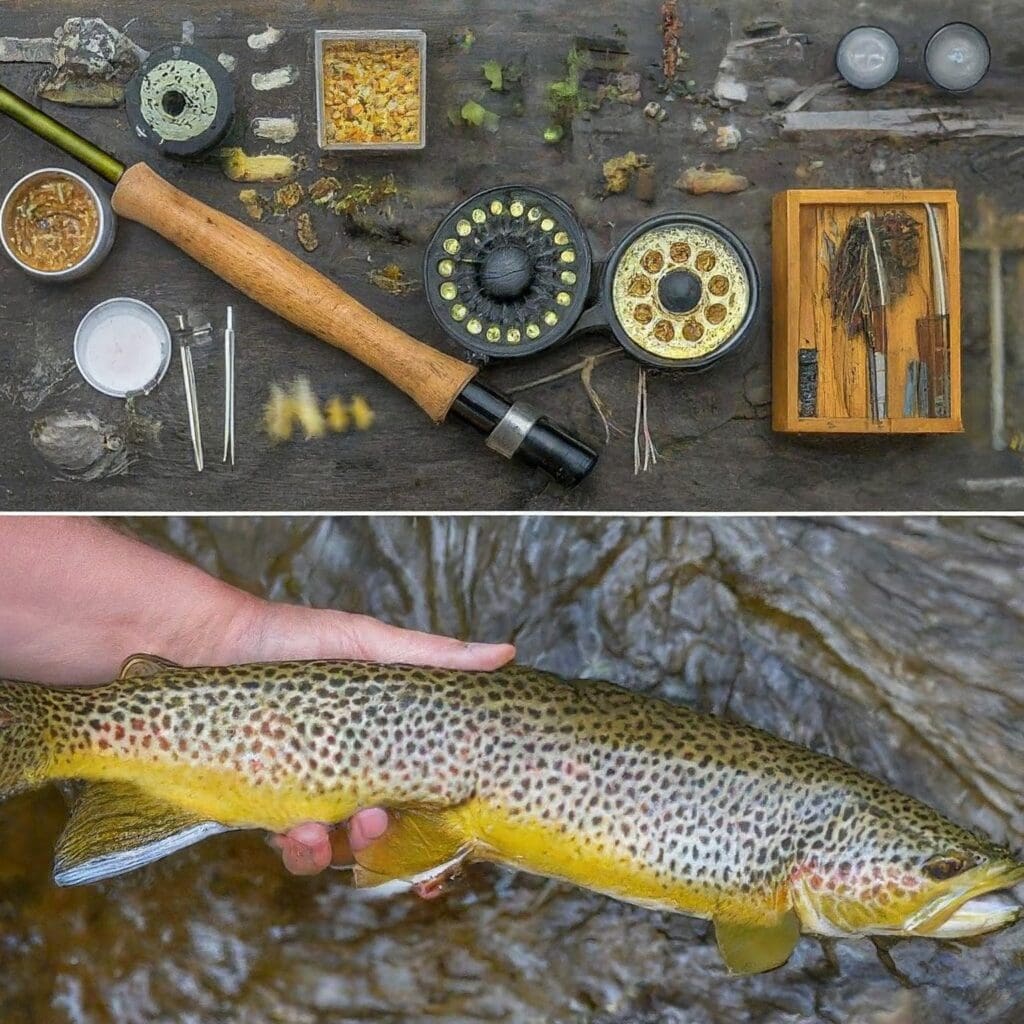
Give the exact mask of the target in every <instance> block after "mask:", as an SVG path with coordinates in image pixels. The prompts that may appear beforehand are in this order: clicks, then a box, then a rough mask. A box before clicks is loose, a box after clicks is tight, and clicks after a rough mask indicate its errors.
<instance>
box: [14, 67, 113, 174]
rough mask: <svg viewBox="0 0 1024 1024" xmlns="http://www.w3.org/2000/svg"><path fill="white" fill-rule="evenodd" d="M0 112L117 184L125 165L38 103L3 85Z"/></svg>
mask: <svg viewBox="0 0 1024 1024" xmlns="http://www.w3.org/2000/svg"><path fill="white" fill-rule="evenodd" d="M0 113H4V114H7V116H8V117H11V118H13V119H14V120H15V121H17V122H18V124H21V125H24V126H25V127H26V128H27V129H28V130H29V131H31V132H35V134H36V135H38V136H39V137H40V138H41V139H45V140H46V141H47V142H51V143H53V145H55V146H56V147H57V148H58V149H62V150H64V152H65V153H67V154H68V156H72V157H74V158H75V159H76V160H77V161H78V162H79V163H82V164H85V166H86V167H88V168H89V170H91V171H95V172H96V173H97V174H98V175H99V176H100V177H101V178H106V179H107V181H109V182H110V184H111V185H116V184H117V183H118V182H119V181H120V180H121V175H122V174H124V172H125V165H124V164H123V163H121V161H120V160H117V159H115V158H114V157H112V156H111V155H110V154H109V153H105V152H104V151H103V150H102V149H100V148H99V146H94V145H93V144H92V143H91V142H88V141H86V140H85V139H83V138H82V136H81V135H78V134H76V133H75V132H73V131H72V130H71V129H70V128H68V127H66V126H65V125H62V124H61V123H60V121H56V120H54V118H52V117H50V115H49V114H44V113H43V112H42V111H41V110H39V109H38V107H34V106H32V104H31V103H29V102H28V101H27V100H23V99H22V98H21V97H20V96H17V95H15V94H14V93H13V92H11V90H10V89H6V88H4V86H2V85H0Z"/></svg>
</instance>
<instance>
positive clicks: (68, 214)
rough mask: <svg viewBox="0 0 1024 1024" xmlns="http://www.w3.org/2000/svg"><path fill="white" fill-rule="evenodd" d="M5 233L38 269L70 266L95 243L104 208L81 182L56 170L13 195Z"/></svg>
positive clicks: (23, 258) (25, 260)
mask: <svg viewBox="0 0 1024 1024" xmlns="http://www.w3.org/2000/svg"><path fill="white" fill-rule="evenodd" d="M3 231H4V237H5V238H6V239H7V244H8V245H9V246H10V248H11V251H12V252H13V253H14V254H15V256H17V258H18V259H19V260H21V261H22V263H25V264H26V265H27V266H29V267H32V269H33V270H41V271H44V272H51V273H52V272H55V271H60V270H70V269H71V268H72V267H75V266H77V265H78V264H79V263H81V262H82V260H84V259H85V258H86V256H88V255H89V253H90V252H91V251H92V248H93V246H94V245H95V244H96V239H97V238H98V237H99V231H100V212H99V209H98V207H97V205H96V202H95V200H94V199H93V197H92V196H91V195H90V194H89V193H88V191H87V190H86V189H85V188H84V187H83V186H82V185H81V183H80V182H78V181H75V179H74V178H68V177H66V176H64V175H62V174H51V175H48V176H46V177H45V178H33V179H32V180H31V181H26V182H25V184H24V185H22V186H21V188H19V189H18V191H17V192H16V193H15V194H14V196H12V198H11V202H10V203H9V204H8V208H7V216H6V218H5V223H4V225H3Z"/></svg>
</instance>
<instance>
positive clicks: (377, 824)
mask: <svg viewBox="0 0 1024 1024" xmlns="http://www.w3.org/2000/svg"><path fill="white" fill-rule="evenodd" d="M387 828H388V812H387V811H385V810H382V809H381V808H380V807H368V808H367V809H366V810H365V811H358V812H356V814H354V815H353V816H352V817H351V818H350V819H349V823H348V840H349V845H350V847H351V849H352V852H353V853H358V852H359V851H360V850H365V849H366V847H368V846H369V845H370V843H372V842H373V841H374V840H376V839H380V837H381V836H382V835H384V833H385V832H386V831H387Z"/></svg>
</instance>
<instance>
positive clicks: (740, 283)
mask: <svg viewBox="0 0 1024 1024" xmlns="http://www.w3.org/2000/svg"><path fill="white" fill-rule="evenodd" d="M592 276H593V278H594V280H595V281H599V282H600V283H599V285H598V287H597V289H596V293H595V290H594V289H592V287H591V284H592V281H591V278H592ZM423 278H424V281H425V282H426V285H427V288H426V290H427V298H428V301H429V303H430V308H431V310H432V311H433V313H434V316H435V317H436V318H437V321H438V323H439V324H440V325H441V327H442V328H443V329H444V330H445V332H446V333H447V334H448V335H449V336H450V337H451V338H453V339H454V340H455V341H457V342H458V343H459V344H460V345H462V346H463V347H465V348H467V349H469V350H470V351H472V352H475V353H476V354H477V355H480V356H483V357H485V358H497V359H508V358H517V357H520V356H526V355H531V354H533V353H535V352H539V351H541V350H542V349H546V348H549V347H550V346H552V345H554V344H556V343H558V342H560V341H563V340H564V339H565V338H567V337H570V336H572V335H576V334H582V333H584V332H586V331H590V330H605V331H608V332H610V333H612V334H613V335H614V336H615V338H616V339H617V340H618V342H619V344H621V345H622V346H623V348H625V349H626V351H627V352H629V354H630V355H632V356H633V357H634V358H635V359H637V360H639V361H640V362H642V363H646V364H648V365H650V366H657V367H661V368H667V369H688V370H700V369H703V368H705V367H706V366H709V365H710V364H712V363H714V362H716V361H717V360H718V359H720V358H722V357H723V356H724V355H726V354H727V353H728V352H731V351H733V350H734V349H736V348H737V347H738V346H739V345H741V344H742V343H743V341H744V340H745V339H746V337H747V335H748V334H749V329H750V326H751V324H752V322H753V319H754V315H755V313H756V310H757V301H758V293H759V282H758V276H757V269H756V267H755V266H754V262H753V260H752V259H751V257H750V253H749V252H748V250H747V248H746V246H745V245H744V244H743V243H742V242H741V241H740V239H739V238H737V237H736V235H734V234H733V233H732V232H731V231H729V230H728V229H727V228H725V227H723V226H722V225H721V224H718V223H717V222H716V221H713V220H711V219H710V218H707V217H701V216H698V215H696V214H687V213H678V214H665V215H663V216H660V217H655V218H653V219H652V220H648V221H644V222H643V223H642V224H639V225H637V226H636V227H635V228H634V229H633V230H632V231H630V232H629V234H628V235H627V236H626V237H625V238H624V239H623V240H622V242H620V243H619V245H618V246H617V247H616V249H615V250H614V252H613V253H612V254H611V256H609V257H608V259H607V260H606V261H604V262H603V264H600V265H599V266H598V267H597V268H594V266H593V256H592V253H591V249H590V243H589V240H588V239H587V235H586V232H585V230H584V228H583V226H582V224H581V223H580V222H579V220H578V219H577V217H576V215H575V213H574V212H573V210H572V208H571V207H569V206H568V205H567V204H566V203H565V202H563V201H562V200H561V199H559V198H558V197H557V196H554V195H552V194H551V193H548V192H543V191H541V190H539V189H534V188H530V187H527V186H504V187H502V188H495V189H489V190H487V191H485V192H481V193H479V194H478V195H475V196H473V197H472V198H470V199H468V200H466V202H464V203H462V204H460V205H459V206H457V207H456V208H455V209H454V210H452V212H451V213H449V214H448V216H447V217H446V218H445V219H444V221H443V222H442V223H441V225H440V227H439V228H438V229H437V232H436V233H435V234H434V237H433V238H432V239H431V242H430V244H429V245H428V247H427V254H426V259H425V266H424V275H423Z"/></svg>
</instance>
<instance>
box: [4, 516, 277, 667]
mask: <svg viewBox="0 0 1024 1024" xmlns="http://www.w3.org/2000/svg"><path fill="white" fill-rule="evenodd" d="M258 603H259V602H257V601H256V599H255V598H252V597H249V596H248V595H246V594H244V593H243V592H241V591H239V590H237V589H235V588H234V587H231V586H229V585H228V584H226V583H222V582H221V581H219V580H216V579H214V578H213V577H211V576H209V575H207V574H206V573H205V572H203V571H202V570H201V569H198V568H196V567H195V566H192V565H189V564H188V563H186V562H183V561H181V560H179V559H177V558H174V557H173V556H171V555H167V554H165V553H163V552H160V551H157V550H155V549H153V548H151V547H149V546H148V545H146V544H143V543H141V542H140V541H137V540H134V539H132V538H130V537H127V536H125V535H123V534H121V533H118V532H117V531H115V530H113V529H111V528H109V527H107V526H104V525H103V524H101V523H98V522H96V521H95V520H92V519H81V518H48V517H10V518H3V519H0V676H4V677H6V678H13V679H30V680H33V681H36V682H48V683H65V684H74V683H81V684H84V683H94V682H105V681H107V680H110V679H112V678H114V676H116V674H117V669H118V666H119V665H120V663H121V661H122V660H123V659H124V658H125V657H127V656H128V655H129V654H133V653H137V652H140V651H145V652H147V653H150V654H159V655H162V656H164V657H167V658H171V659H174V660H186V661H187V660H190V659H189V657H188V655H189V652H194V654H195V658H196V659H198V660H212V658H213V657H214V656H215V654H216V652H217V650H218V649H219V645H220V644H221V643H222V642H223V640H224V638H225V637H226V636H228V635H229V634H230V635H235V634H237V632H238V630H239V629H240V628H244V627H242V626H240V622H243V621H244V620H245V619H246V617H247V616H248V615H249V614H250V613H251V611H252V609H253V607H254V606H256V605H258Z"/></svg>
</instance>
